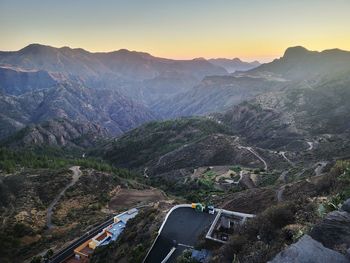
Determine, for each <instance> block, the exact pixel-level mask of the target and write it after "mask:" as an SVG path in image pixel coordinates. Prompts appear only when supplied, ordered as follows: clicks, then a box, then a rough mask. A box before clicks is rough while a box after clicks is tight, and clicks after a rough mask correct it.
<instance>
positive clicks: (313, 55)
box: [247, 46, 350, 80]
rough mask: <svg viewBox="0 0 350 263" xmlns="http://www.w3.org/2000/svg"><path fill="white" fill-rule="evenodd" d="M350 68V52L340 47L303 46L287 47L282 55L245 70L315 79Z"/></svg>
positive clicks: (253, 72) (290, 77)
mask: <svg viewBox="0 0 350 263" xmlns="http://www.w3.org/2000/svg"><path fill="white" fill-rule="evenodd" d="M349 68H350V52H349V51H343V50H340V49H330V50H324V51H322V52H317V51H309V50H307V49H306V48H304V47H300V46H298V47H291V48H288V49H287V50H286V51H285V53H284V55H283V57H281V58H279V59H275V60H274V61H273V62H271V63H267V64H263V65H261V66H259V67H257V68H255V69H252V70H250V71H248V72H247V74H250V75H269V74H273V75H275V76H279V77H282V78H285V79H288V80H303V79H315V78H318V77H321V76H326V75H329V76H332V74H334V73H342V72H343V73H344V72H347V71H348V70H349Z"/></svg>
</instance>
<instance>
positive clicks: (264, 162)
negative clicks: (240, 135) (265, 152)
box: [238, 145, 267, 171]
mask: <svg viewBox="0 0 350 263" xmlns="http://www.w3.org/2000/svg"><path fill="white" fill-rule="evenodd" d="M238 148H239V149H246V150H248V151H250V152H251V153H252V154H254V155H255V156H256V157H257V158H258V159H259V160H260V161H261V162H262V163H263V164H264V169H265V171H267V163H266V161H265V160H264V159H263V158H262V157H261V156H260V155H259V154H258V153H257V152H256V151H255V150H254V149H253V148H252V147H247V146H242V145H240V146H238Z"/></svg>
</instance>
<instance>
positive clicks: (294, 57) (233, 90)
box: [151, 47, 350, 118]
mask: <svg viewBox="0 0 350 263" xmlns="http://www.w3.org/2000/svg"><path fill="white" fill-rule="evenodd" d="M349 72H350V52H347V51H341V50H337V49H333V50H325V51H322V52H316V51H308V50H307V49H305V48H303V47H292V48H288V49H287V50H286V51H285V54H284V56H283V57H282V58H280V59H277V60H274V61H273V62H271V63H266V64H263V65H261V66H259V67H256V68H254V69H252V70H249V71H246V72H236V73H234V74H232V75H230V76H207V77H205V78H204V79H203V80H202V81H201V82H200V83H199V84H198V85H196V86H194V87H193V88H191V89H189V90H186V91H184V92H182V93H179V94H177V95H175V96H173V97H170V98H168V99H165V100H163V101H161V100H160V101H159V102H158V103H155V104H153V105H152V106H151V108H152V110H153V111H158V112H159V114H160V115H161V116H163V117H164V118H169V117H174V116H175V117H176V116H192V115H205V114H210V113H213V112H223V111H225V110H228V109H229V108H230V107H233V106H235V105H238V104H239V103H241V102H244V101H246V100H250V99H253V98H254V97H255V96H258V95H261V94H264V93H267V92H276V91H281V90H285V89H294V88H298V87H308V86H309V85H311V86H312V85H317V83H320V81H326V80H327V79H335V80H337V79H338V78H339V79H343V76H344V75H346V74H348V73H349Z"/></svg>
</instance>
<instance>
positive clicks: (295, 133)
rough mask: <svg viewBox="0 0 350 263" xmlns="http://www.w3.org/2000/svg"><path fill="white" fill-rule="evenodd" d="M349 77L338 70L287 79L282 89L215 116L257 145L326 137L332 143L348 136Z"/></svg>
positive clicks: (292, 143) (283, 144) (293, 143)
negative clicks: (315, 76)
mask: <svg viewBox="0 0 350 263" xmlns="http://www.w3.org/2000/svg"><path fill="white" fill-rule="evenodd" d="M349 72H350V71H349ZM349 76H350V75H349V74H348V73H347V74H346V73H344V74H340V73H339V74H335V75H334V76H333V77H330V76H324V77H322V78H321V77H319V79H318V80H317V81H316V80H312V81H299V82H296V81H294V82H290V83H289V85H288V86H286V88H285V89H283V90H280V91H275V92H269V93H265V94H261V95H259V96H257V97H256V98H254V99H252V100H250V101H247V102H243V103H241V104H239V105H236V106H235V107H233V108H232V109H231V110H229V111H227V112H226V113H224V114H222V115H221V117H220V118H219V119H220V121H222V122H224V123H226V124H228V125H230V126H231V127H232V128H234V129H235V130H236V132H237V133H239V134H241V135H242V136H245V137H246V138H247V139H248V140H249V141H250V142H251V143H255V144H258V145H259V146H261V147H268V148H274V147H277V148H278V147H292V148H293V147H297V148H298V147H300V146H298V144H299V143H300V140H302V141H303V140H304V141H305V138H309V139H310V138H313V139H310V140H311V141H314V140H315V138H317V139H316V140H323V139H322V138H323V137H324V136H326V137H327V138H328V139H330V138H332V139H330V140H333V141H334V142H335V141H336V137H339V136H343V135H345V137H344V138H348V134H350V117H349V116H350V106H349V105H350V104H349V103H348V101H349V100H350V89H349V86H350V77H349ZM219 116H220V114H219ZM346 134H347V135H346ZM328 139H327V140H328ZM345 141H349V140H348V139H346V140H345V139H343V142H344V144H345ZM303 144H304V145H305V142H304V143H303ZM304 147H306V145H305V146H304ZM339 150H340V148H339Z"/></svg>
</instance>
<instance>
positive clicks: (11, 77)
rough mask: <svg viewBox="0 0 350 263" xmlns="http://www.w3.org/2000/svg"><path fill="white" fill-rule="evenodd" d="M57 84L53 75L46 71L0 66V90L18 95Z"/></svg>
mask: <svg viewBox="0 0 350 263" xmlns="http://www.w3.org/2000/svg"><path fill="white" fill-rule="evenodd" d="M55 84H57V80H56V78H55V77H54V76H51V75H50V74H49V73H48V72H47V71H43V70H40V71H25V70H19V69H16V68H9V67H0V92H2V93H4V94H10V95H20V94H23V93H26V92H29V91H33V90H40V89H46V88H48V87H51V86H53V85H55Z"/></svg>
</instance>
